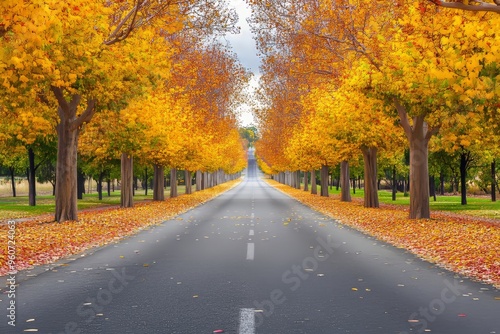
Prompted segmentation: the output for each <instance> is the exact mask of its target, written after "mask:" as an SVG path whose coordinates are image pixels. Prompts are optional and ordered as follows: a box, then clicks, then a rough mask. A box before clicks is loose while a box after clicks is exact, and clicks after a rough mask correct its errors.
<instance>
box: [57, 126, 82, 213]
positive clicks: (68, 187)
mask: <svg viewBox="0 0 500 334" xmlns="http://www.w3.org/2000/svg"><path fill="white" fill-rule="evenodd" d="M78 134H79V130H78V129H73V128H72V126H71V123H70V122H69V121H62V120H61V123H59V124H58V126H57V135H58V138H57V164H56V212H55V219H56V221H58V222H64V221H67V220H77V219H78V208H77V149H78V146H77V145H78ZM84 187H85V185H84Z"/></svg>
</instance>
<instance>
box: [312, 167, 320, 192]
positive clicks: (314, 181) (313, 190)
mask: <svg viewBox="0 0 500 334" xmlns="http://www.w3.org/2000/svg"><path fill="white" fill-rule="evenodd" d="M311 194H313V195H317V194H318V185H317V184H316V171H315V170H312V171H311Z"/></svg>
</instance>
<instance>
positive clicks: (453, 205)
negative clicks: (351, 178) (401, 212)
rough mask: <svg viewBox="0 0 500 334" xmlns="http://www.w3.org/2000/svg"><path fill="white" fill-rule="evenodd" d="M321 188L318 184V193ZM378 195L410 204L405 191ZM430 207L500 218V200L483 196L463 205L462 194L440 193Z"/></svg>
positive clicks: (358, 192) (470, 198) (360, 195)
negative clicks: (444, 194) (394, 195)
mask: <svg viewBox="0 0 500 334" xmlns="http://www.w3.org/2000/svg"><path fill="white" fill-rule="evenodd" d="M319 188H320V187H319V186H318V193H319ZM328 192H329V193H330V194H335V195H340V190H336V188H335V187H333V188H332V189H329V190H328ZM378 195H379V201H380V203H385V204H396V205H406V206H409V205H410V197H408V196H407V197H405V196H404V195H403V193H397V195H396V200H395V201H393V200H392V193H391V192H390V191H387V190H380V191H379V192H378ZM351 196H352V197H353V198H363V196H364V190H363V189H356V194H353V193H352V188H351ZM430 207H431V210H439V211H449V212H455V213H463V214H468V215H474V216H480V217H486V218H500V201H496V202H492V201H491V199H489V198H483V197H473V196H468V197H467V205H462V204H461V197H460V196H453V195H446V196H439V195H438V196H437V200H436V201H434V198H432V197H431V198H430Z"/></svg>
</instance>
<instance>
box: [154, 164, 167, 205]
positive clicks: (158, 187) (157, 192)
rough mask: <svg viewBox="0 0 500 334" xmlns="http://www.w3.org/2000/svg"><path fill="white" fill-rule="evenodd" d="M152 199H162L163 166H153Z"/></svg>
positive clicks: (163, 192)
mask: <svg viewBox="0 0 500 334" xmlns="http://www.w3.org/2000/svg"><path fill="white" fill-rule="evenodd" d="M153 168H154V170H153V173H154V174H153V201H164V200H165V190H164V188H163V184H164V179H165V168H164V167H163V166H159V165H154V166H153Z"/></svg>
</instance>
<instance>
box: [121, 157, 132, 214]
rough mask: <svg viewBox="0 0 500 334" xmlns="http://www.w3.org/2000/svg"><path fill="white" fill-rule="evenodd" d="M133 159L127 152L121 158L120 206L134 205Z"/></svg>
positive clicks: (128, 206)
mask: <svg viewBox="0 0 500 334" xmlns="http://www.w3.org/2000/svg"><path fill="white" fill-rule="evenodd" d="M133 193H134V159H133V157H132V156H131V155H128V154H127V153H122V158H121V207H122V208H131V207H133V206H134V196H133Z"/></svg>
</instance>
